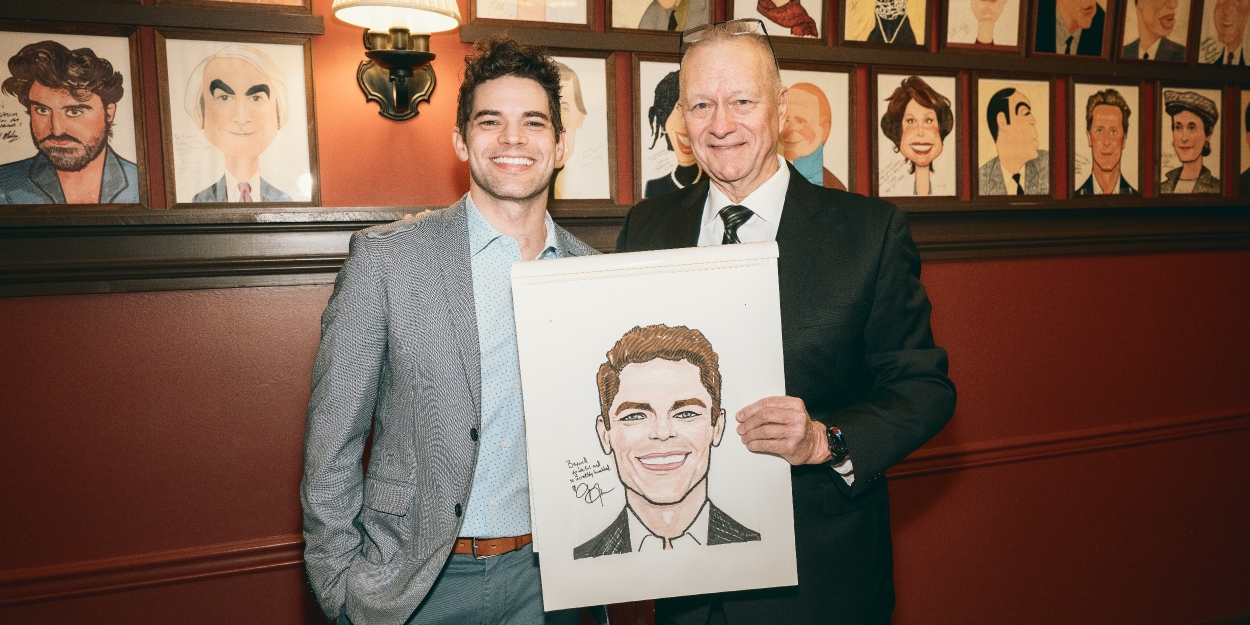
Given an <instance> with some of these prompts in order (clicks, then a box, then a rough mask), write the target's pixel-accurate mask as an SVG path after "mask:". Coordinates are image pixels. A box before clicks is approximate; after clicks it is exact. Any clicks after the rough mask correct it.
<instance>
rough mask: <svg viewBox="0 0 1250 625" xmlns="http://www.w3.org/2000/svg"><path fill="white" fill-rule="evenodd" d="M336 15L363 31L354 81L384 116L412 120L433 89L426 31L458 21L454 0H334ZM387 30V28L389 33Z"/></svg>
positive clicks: (437, 29) (430, 56) (432, 73)
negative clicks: (362, 48) (361, 52)
mask: <svg viewBox="0 0 1250 625" xmlns="http://www.w3.org/2000/svg"><path fill="white" fill-rule="evenodd" d="M331 11H332V12H333V13H334V16H335V17H337V18H339V19H340V20H343V21H344V22H347V23H348V24H353V25H355V26H363V27H364V28H365V29H366V30H365V36H364V42H365V56H366V57H369V60H368V61H361V63H360V69H359V70H357V71H356V82H357V83H358V84H359V85H360V90H361V91H363V92H365V100H366V101H369V100H373V101H374V102H377V103H378V105H379V106H380V107H381V108H382V110H381V111H379V114H381V115H382V116H383V117H386V118H388V119H394V120H404V119H411V118H413V117H416V115H417V103H418V102H421V101H427V102H428V101H429V99H430V93H432V92H433V91H434V70H433V68H431V67H430V62H431V61H433V60H434V55H433V54H431V53H430V33H438V32H443V31H445V30H452V29H454V28H456V27H457V26H460V9H459V7H457V6H456V1H455V0H334V5H333V6H332V7H331ZM388 31H389V32H388Z"/></svg>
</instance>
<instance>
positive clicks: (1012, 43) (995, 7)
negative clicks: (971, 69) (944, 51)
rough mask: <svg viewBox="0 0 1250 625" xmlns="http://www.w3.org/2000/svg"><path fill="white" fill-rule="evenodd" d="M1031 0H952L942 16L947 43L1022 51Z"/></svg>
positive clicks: (983, 48)
mask: <svg viewBox="0 0 1250 625" xmlns="http://www.w3.org/2000/svg"><path fill="white" fill-rule="evenodd" d="M1022 2H1023V3H1024V6H1025V7H1027V6H1028V3H1027V0H949V1H948V2H947V4H946V11H944V12H943V14H942V17H943V20H944V26H943V29H942V32H943V33H944V34H945V38H946V47H948V48H967V49H970V50H976V51H978V52H981V51H1002V52H1017V53H1018V52H1020V51H1021V50H1022V49H1023V46H1021V45H1020V44H1021V43H1022V42H1023V38H1022V37H1021V36H1020V35H1021V33H1022V32H1024V24H1025V20H1024V14H1025V12H1024V11H1021V10H1020V5H1021V3H1022Z"/></svg>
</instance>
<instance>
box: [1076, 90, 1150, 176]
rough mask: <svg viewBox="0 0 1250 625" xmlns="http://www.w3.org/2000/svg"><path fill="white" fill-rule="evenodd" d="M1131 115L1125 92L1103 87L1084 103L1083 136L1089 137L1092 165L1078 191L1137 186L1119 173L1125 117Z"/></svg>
mask: <svg viewBox="0 0 1250 625" xmlns="http://www.w3.org/2000/svg"><path fill="white" fill-rule="evenodd" d="M1132 115H1133V111H1132V110H1131V109H1129V107H1128V102H1126V101H1125V100H1124V96H1122V95H1120V92H1119V91H1116V90H1115V89H1104V90H1102V91H1099V92H1098V93H1095V94H1094V95H1092V96H1089V100H1087V101H1086V103H1085V138H1086V140H1087V141H1089V151H1090V155H1091V156H1092V157H1093V158H1092V161H1093V167H1092V168H1091V169H1092V171H1090V174H1089V178H1086V179H1085V183H1084V184H1082V185H1081V186H1079V187H1077V189H1076V194H1077V195H1112V194H1131V193H1137V190H1136V189H1134V188H1133V185H1130V184H1129V183H1128V181H1127V180H1125V179H1124V175H1123V174H1122V173H1120V166H1121V165H1122V160H1123V155H1124V141H1125V139H1126V138H1127V137H1128V120H1129V117H1131V116H1132Z"/></svg>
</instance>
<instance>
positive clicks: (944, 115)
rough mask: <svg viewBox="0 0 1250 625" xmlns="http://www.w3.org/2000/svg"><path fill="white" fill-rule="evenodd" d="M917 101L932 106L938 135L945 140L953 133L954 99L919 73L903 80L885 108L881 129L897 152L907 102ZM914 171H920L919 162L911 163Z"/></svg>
mask: <svg viewBox="0 0 1250 625" xmlns="http://www.w3.org/2000/svg"><path fill="white" fill-rule="evenodd" d="M912 100H915V101H916V103H917V104H919V105H920V106H923V107H925V108H927V109H931V110H932V111H933V112H934V113H935V114H936V115H937V119H938V134H939V135H941V139H942V140H943V141H945V140H946V135H949V134H950V133H951V129H952V128H954V127H955V115H954V114H953V113H952V112H951V101H950V100H949V99H947V97H946V96H944V95H942V94H940V93H938V92H937V91H934V90H933V87H930V86H929V83H927V82H925V81H924V79H922V78H920V77H919V76H908V77H907V78H904V79H903V82H902V83H900V84H899V86H898V87H897V88H895V89H894V93H891V94H890V97H888V98H886V99H885V101H886V102H889V103H890V104H889V106H887V107H886V109H885V114H884V115H882V116H881V132H882V133H884V134H885V136H886V138H888V139H889V140H890V141H893V142H894V151H895V152H898V151H899V143H901V142H902V141H903V111H905V110H906V109H907V103H908V102H911V101H912ZM911 170H912V173H915V171H916V164H915V163H912V164H911Z"/></svg>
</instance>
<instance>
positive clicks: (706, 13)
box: [607, 0, 712, 49]
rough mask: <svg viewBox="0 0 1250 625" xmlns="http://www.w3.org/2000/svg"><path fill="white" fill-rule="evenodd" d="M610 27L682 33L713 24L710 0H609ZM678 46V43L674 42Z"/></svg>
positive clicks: (674, 46) (614, 28)
mask: <svg viewBox="0 0 1250 625" xmlns="http://www.w3.org/2000/svg"><path fill="white" fill-rule="evenodd" d="M607 3H608V9H607V11H608V17H609V22H608V27H609V28H610V29H612V30H650V31H656V32H670V33H680V32H682V31H684V30H687V29H690V28H694V27H695V26H702V25H704V24H709V23H711V21H712V4H711V2H709V0H607ZM673 48H674V49H676V48H677V44H676V43H674V44H673Z"/></svg>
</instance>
